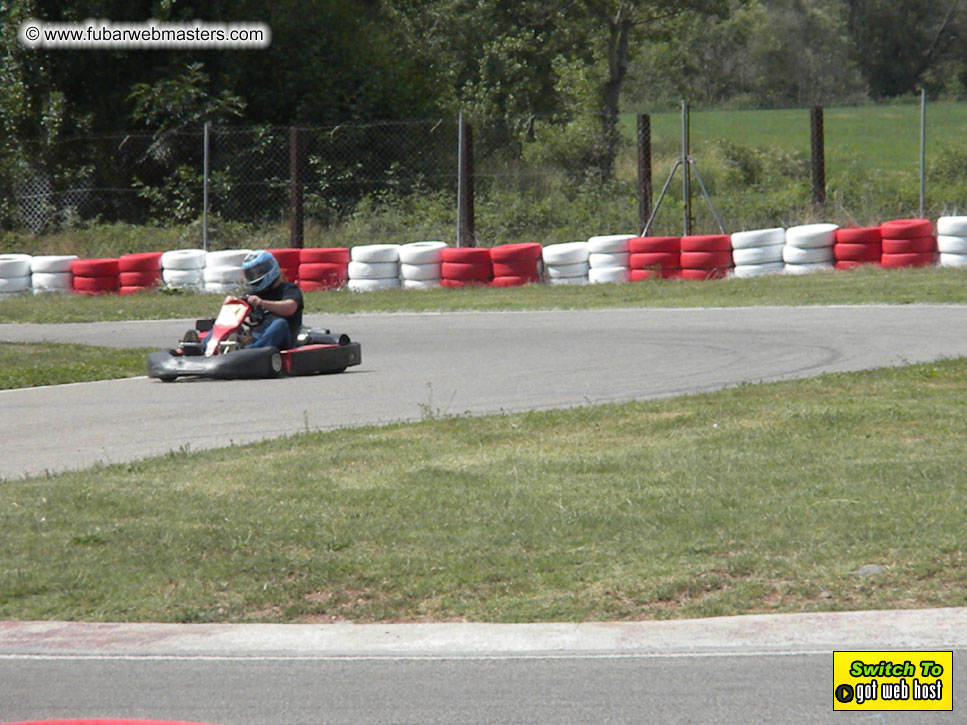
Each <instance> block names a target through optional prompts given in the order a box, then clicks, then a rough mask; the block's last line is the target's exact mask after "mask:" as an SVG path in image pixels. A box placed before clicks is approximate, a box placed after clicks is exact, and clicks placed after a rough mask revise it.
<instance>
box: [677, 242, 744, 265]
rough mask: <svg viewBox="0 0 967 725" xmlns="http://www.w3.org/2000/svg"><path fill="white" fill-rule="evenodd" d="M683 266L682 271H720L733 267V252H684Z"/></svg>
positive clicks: (682, 257) (682, 256)
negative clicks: (720, 269)
mask: <svg viewBox="0 0 967 725" xmlns="http://www.w3.org/2000/svg"><path fill="white" fill-rule="evenodd" d="M726 238H728V237H726ZM681 265H682V269H719V268H727V267H731V266H732V252H724V251H717V252H712V251H706V252H682V255H681Z"/></svg>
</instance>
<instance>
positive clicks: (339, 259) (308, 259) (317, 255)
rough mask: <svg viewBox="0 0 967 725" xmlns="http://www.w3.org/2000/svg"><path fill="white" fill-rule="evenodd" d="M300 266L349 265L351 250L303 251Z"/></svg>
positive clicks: (300, 253)
mask: <svg viewBox="0 0 967 725" xmlns="http://www.w3.org/2000/svg"><path fill="white" fill-rule="evenodd" d="M299 264H349V250H348V249H346V248H345V247H322V248H320V247H313V248H310V249H302V250H300V252H299Z"/></svg>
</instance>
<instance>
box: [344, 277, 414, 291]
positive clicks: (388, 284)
mask: <svg viewBox="0 0 967 725" xmlns="http://www.w3.org/2000/svg"><path fill="white" fill-rule="evenodd" d="M400 286H401V284H400V280H399V277H395V278H392V279H350V280H349V282H347V283H346V287H347V288H348V289H349V290H351V291H352V292H373V291H376V290H383V289H394V288H397V289H398V288H399V287H400Z"/></svg>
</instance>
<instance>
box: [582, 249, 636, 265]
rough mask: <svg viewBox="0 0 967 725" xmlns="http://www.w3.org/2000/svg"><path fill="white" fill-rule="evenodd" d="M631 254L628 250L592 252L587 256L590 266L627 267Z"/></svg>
mask: <svg viewBox="0 0 967 725" xmlns="http://www.w3.org/2000/svg"><path fill="white" fill-rule="evenodd" d="M630 258H631V255H630V254H628V252H592V253H591V255H590V256H589V258H588V263H589V264H590V265H591V268H592V269H594V268H595V267H598V268H600V267H627V266H628V260H629V259H630Z"/></svg>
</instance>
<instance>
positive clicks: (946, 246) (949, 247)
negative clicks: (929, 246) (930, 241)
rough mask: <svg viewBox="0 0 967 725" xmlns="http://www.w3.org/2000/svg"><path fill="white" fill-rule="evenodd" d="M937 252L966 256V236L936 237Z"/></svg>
mask: <svg viewBox="0 0 967 725" xmlns="http://www.w3.org/2000/svg"><path fill="white" fill-rule="evenodd" d="M937 251H938V252H940V253H941V254H967V236H963V237H954V236H950V235H941V236H938V237H937Z"/></svg>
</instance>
